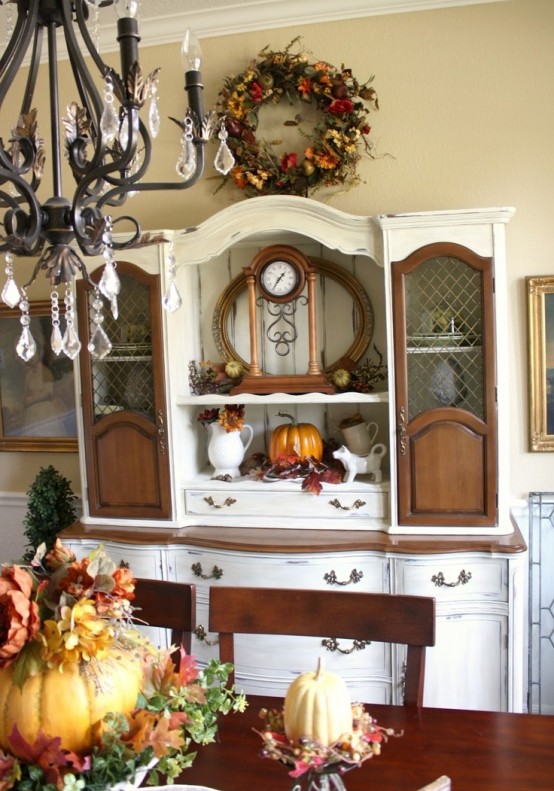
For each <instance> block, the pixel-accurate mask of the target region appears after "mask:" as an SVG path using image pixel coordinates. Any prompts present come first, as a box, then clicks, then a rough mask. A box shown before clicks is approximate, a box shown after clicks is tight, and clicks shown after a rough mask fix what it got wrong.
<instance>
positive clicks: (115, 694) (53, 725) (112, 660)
mask: <svg viewBox="0 0 554 791" xmlns="http://www.w3.org/2000/svg"><path fill="white" fill-rule="evenodd" d="M141 681H142V668H141V664H140V660H139V659H138V658H137V657H135V656H132V655H131V654H128V653H125V652H123V651H114V653H113V654H112V656H111V657H109V658H107V659H104V660H101V661H97V660H91V661H90V662H83V663H81V664H77V663H75V664H71V665H67V666H66V667H64V670H63V672H60V670H58V669H57V668H53V669H51V670H45V671H43V672H42V673H38V674H37V675H34V676H28V677H27V679H26V680H25V682H24V683H23V686H22V687H21V688H20V687H19V686H17V684H16V683H15V682H14V680H13V665H10V666H8V667H5V668H2V669H1V670H0V747H2V748H3V749H4V750H8V751H9V752H11V753H13V754H15V755H18V750H17V749H14V747H13V745H11V744H10V743H9V742H8V738H9V736H10V735H11V732H12V729H13V726H14V725H17V727H18V729H19V731H20V733H21V735H22V736H23V738H24V739H25V741H27V742H29V743H31V744H32V743H33V742H34V741H35V740H36V739H37V737H38V735H39V732H40V731H41V730H42V731H44V733H45V734H46V735H47V736H59V737H60V738H61V747H62V748H65V749H66V750H71V751H73V752H75V753H79V754H81V755H86V754H87V753H89V752H90V749H91V747H92V745H93V744H94V742H95V737H96V736H97V735H98V730H99V728H100V727H101V726H100V723H101V720H102V719H103V717H104V716H105V715H106V714H108V712H111V711H113V712H119V713H122V714H127V713H129V712H131V711H132V710H133V709H134V708H135V705H136V700H137V695H138V692H139V690H140V686H141ZM19 757H21V758H25V757H26V756H24V755H22V756H19Z"/></svg>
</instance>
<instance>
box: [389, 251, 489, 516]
mask: <svg viewBox="0 0 554 791" xmlns="http://www.w3.org/2000/svg"><path fill="white" fill-rule="evenodd" d="M392 282H393V303H394V341H395V360H396V371H397V382H396V411H397V415H396V419H397V457H398V511H399V522H400V523H401V524H413V525H415V524H421V525H423V524H430V525H445V526H449V525H458V524H463V525H470V526H471V525H479V526H482V525H487V524H494V523H495V520H496V478H497V473H496V469H497V462H496V453H497V451H496V436H497V416H496V388H495V360H494V321H493V313H492V311H493V281H492V262H491V260H490V259H484V258H481V257H479V256H477V255H475V254H474V253H473V252H472V251H471V250H468V249H467V248H464V247H462V246H460V245H454V244H434V245H429V246H427V247H425V248H421V249H420V250H418V251H416V252H415V253H413V254H412V255H411V256H409V257H408V258H407V259H405V260H404V261H399V262H395V263H393V265H392Z"/></svg>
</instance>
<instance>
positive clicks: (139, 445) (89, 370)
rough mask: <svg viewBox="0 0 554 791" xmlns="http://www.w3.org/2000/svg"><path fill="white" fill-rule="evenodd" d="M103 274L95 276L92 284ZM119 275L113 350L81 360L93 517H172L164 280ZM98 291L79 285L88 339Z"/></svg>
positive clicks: (125, 268) (121, 269) (110, 329)
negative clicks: (165, 373) (93, 298)
mask: <svg viewBox="0 0 554 791" xmlns="http://www.w3.org/2000/svg"><path fill="white" fill-rule="evenodd" d="M101 271H102V270H96V271H95V272H93V273H92V275H91V280H92V281H93V282H98V280H99V278H100V275H101ZM117 271H118V274H119V277H120V280H121V284H122V287H121V294H120V297H119V318H118V320H117V321H116V320H114V319H113V318H112V317H111V316H110V315H109V314H107V315H106V317H105V323H104V329H105V330H106V331H107V333H108V336H109V337H110V339H111V340H112V343H113V348H112V351H111V352H110V354H109V355H108V356H107V357H106V358H104V359H102V360H93V359H91V357H90V356H89V355H88V354H82V355H81V358H80V367H81V389H82V394H83V426H84V442H85V457H86V470H87V489H88V509H89V513H90V515H91V516H101V517H121V518H133V519H167V518H169V517H170V516H171V481H170V468H169V448H168V439H167V437H166V434H165V425H166V417H165V415H166V406H165V382H164V369H163V337H162V321H161V304H160V303H161V295H160V282H159V277H158V276H157V275H151V274H148V273H147V272H145V271H143V270H142V269H140V268H139V267H137V266H134V265H133V264H129V263H125V262H123V261H119V262H118V267H117ZM92 293H93V292H92V289H91V288H90V287H88V286H87V285H86V284H85V283H84V282H80V283H79V285H78V289H77V299H78V311H79V327H80V334H81V335H82V336H83V337H85V338H88V336H89V334H90V324H91V301H92V300H91V295H92ZM121 339H124V340H121Z"/></svg>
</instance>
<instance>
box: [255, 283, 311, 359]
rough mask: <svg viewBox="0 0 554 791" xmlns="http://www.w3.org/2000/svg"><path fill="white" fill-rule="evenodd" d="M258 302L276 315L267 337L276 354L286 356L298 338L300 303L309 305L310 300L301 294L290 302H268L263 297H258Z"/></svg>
mask: <svg viewBox="0 0 554 791" xmlns="http://www.w3.org/2000/svg"><path fill="white" fill-rule="evenodd" d="M257 304H258V305H259V306H260V307H261V306H262V305H265V306H266V310H267V312H268V314H269V315H270V316H273V317H274V321H272V322H271V323H270V324H269V325H268V327H267V329H266V331H265V334H266V338H267V339H268V341H269V342H270V343H271V344H273V347H274V349H275V354H278V355H279V357H286V356H287V355H289V354H290V353H291V351H292V349H293V346H294V344H295V343H296V341H297V340H298V329H297V327H296V321H295V319H296V310H297V308H298V305H307V304H308V300H307V299H306V297H305V296H301V297H298V298H297V299H293V300H291V301H290V302H284V303H280V304H278V303H275V302H266V301H265V300H264V299H263V298H262V297H258V299H257ZM283 327H284V329H283Z"/></svg>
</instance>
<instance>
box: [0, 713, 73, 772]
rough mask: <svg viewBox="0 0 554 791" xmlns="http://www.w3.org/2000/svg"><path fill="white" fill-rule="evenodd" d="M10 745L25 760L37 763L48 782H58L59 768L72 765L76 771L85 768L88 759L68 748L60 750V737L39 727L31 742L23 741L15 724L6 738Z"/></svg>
mask: <svg viewBox="0 0 554 791" xmlns="http://www.w3.org/2000/svg"><path fill="white" fill-rule="evenodd" d="M8 741H9V743H10V746H11V747H12V749H13V750H14V751H17V754H18V755H19V756H20V757H21V758H23V760H25V761H29V762H30V763H34V764H37V765H38V766H40V767H41V769H42V770H43V771H44V773H45V778H46V780H47V781H48V782H49V783H55V784H56V785H57V784H58V782H57V781H58V780H59V778H60V777H61V775H60V770H61V769H62V768H63V767H68V766H69V767H72V768H74V769H75V770H76V771H78V772H82V771H84V770H85V769H86V768H87V761H88V759H83V758H80V757H79V756H78V755H76V754H75V753H72V752H70V751H69V750H62V749H61V748H60V746H61V739H60V737H59V736H56V737H53V738H52V737H50V736H47V735H46V734H45V733H44V731H43V730H42V729H41V730H40V731H39V734H38V737H37V739H36V741H35V742H34V743H33V744H29V742H27V741H25V739H24V738H23V736H22V734H21V732H20V730H19V728H18V727H17V725H14V727H13V730H12V732H11V734H10V737H9V739H8Z"/></svg>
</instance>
